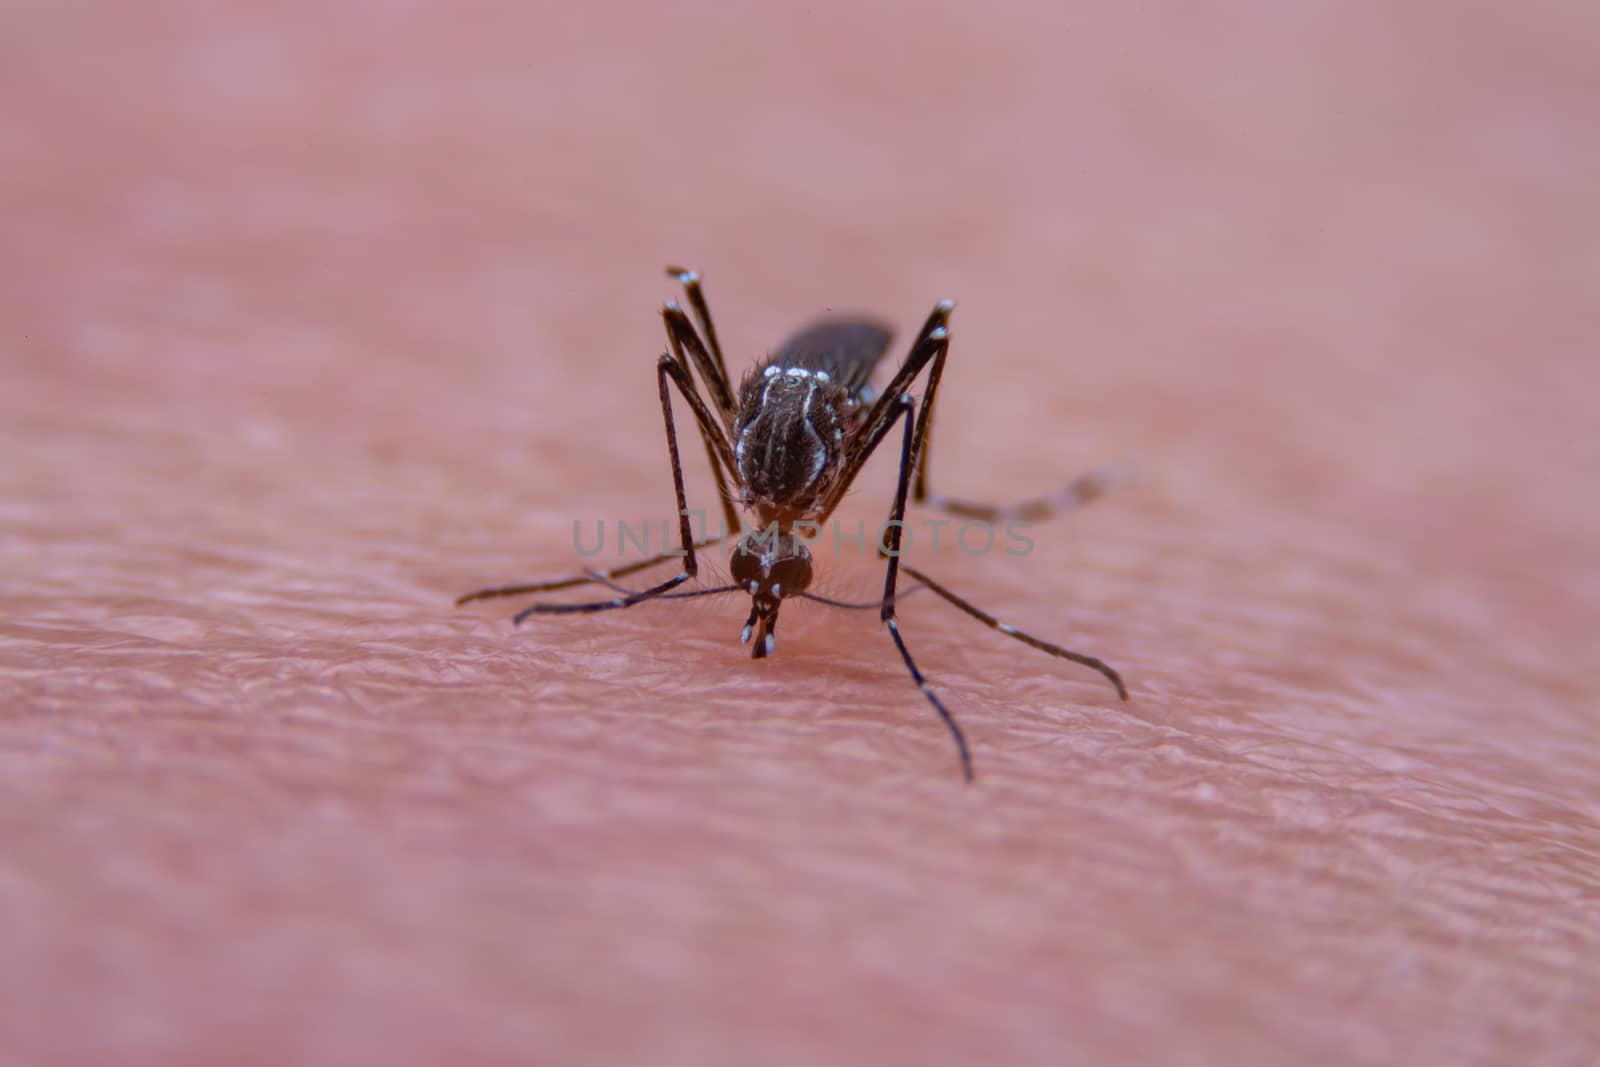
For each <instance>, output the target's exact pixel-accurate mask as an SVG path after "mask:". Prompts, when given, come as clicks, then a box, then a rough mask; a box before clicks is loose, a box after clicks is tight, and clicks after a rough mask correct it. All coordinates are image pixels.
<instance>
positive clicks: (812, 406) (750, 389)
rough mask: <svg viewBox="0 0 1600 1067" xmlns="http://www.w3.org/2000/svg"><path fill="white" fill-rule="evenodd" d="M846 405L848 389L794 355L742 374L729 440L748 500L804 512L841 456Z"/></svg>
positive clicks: (832, 475) (848, 415)
mask: <svg viewBox="0 0 1600 1067" xmlns="http://www.w3.org/2000/svg"><path fill="white" fill-rule="evenodd" d="M853 410H854V408H853V405H852V401H851V399H850V393H849V391H848V390H847V389H845V388H844V387H843V386H842V385H840V384H839V383H837V382H835V381H833V380H832V378H831V376H830V375H829V374H828V372H827V371H825V370H822V369H820V368H812V367H806V366H803V365H800V362H799V361H798V360H795V361H793V362H777V363H769V364H767V365H766V366H764V367H760V368H758V369H757V370H755V371H753V372H752V373H751V374H750V375H749V376H747V377H746V378H745V381H744V384H743V385H742V386H741V387H740V389H739V409H738V412H737V415H736V417H735V419H734V431H733V438H734V440H733V448H734V458H735V459H736V461H737V464H738V470H737V472H736V473H737V475H738V479H739V482H740V484H741V485H743V486H744V489H745V493H746V497H747V499H748V500H749V502H750V503H752V504H754V505H755V506H757V507H759V508H762V509H763V510H769V509H770V510H775V511H787V512H794V513H801V514H803V513H804V512H805V511H806V510H807V509H808V507H809V506H810V505H811V504H812V503H813V502H815V501H816V500H818V499H820V498H821V497H822V495H823V494H824V493H825V492H826V491H827V489H828V488H829V487H830V486H831V485H832V484H833V482H834V480H835V478H836V477H837V476H838V474H839V469H840V467H841V466H842V464H843V462H844V441H845V437H846V431H847V428H848V426H849V422H850V418H851V414H852V411H853Z"/></svg>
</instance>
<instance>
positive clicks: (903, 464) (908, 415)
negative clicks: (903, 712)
mask: <svg viewBox="0 0 1600 1067" xmlns="http://www.w3.org/2000/svg"><path fill="white" fill-rule="evenodd" d="M915 409H916V401H914V400H912V399H911V397H909V396H906V395H904V394H902V395H901V396H900V397H899V398H898V400H896V402H895V414H896V415H897V416H899V417H902V418H904V419H905V437H904V439H903V441H902V442H901V445H900V478H899V483H898V485H897V486H896V487H895V494H894V510H893V511H892V512H891V513H890V522H889V544H888V545H887V546H885V545H883V544H881V543H880V544H879V546H878V547H879V549H880V550H882V551H884V554H885V555H887V556H888V557H889V566H888V569H887V572H886V573H885V575H884V579H883V609H882V612H881V614H880V616H879V617H880V618H881V619H882V620H883V623H884V625H885V626H887V627H888V628H889V636H890V637H892V638H894V644H895V647H896V648H898V649H899V650H900V658H901V659H902V660H904V661H905V664H906V670H908V671H910V672H911V680H912V681H914V682H916V683H917V688H919V689H921V690H922V695H923V696H925V697H927V698H928V703H930V704H932V705H933V710H934V711H937V712H938V713H939V718H941V719H943V720H944V724H945V726H946V727H947V728H948V729H949V731H950V736H951V737H952V738H953V739H954V740H955V743H956V752H957V753H959V754H960V756H961V773H962V775H963V776H964V777H965V778H966V780H967V781H969V782H970V781H972V755H971V754H970V753H969V752H968V751H967V737H966V735H965V734H964V733H962V732H961V725H960V724H959V723H957V722H956V717H955V716H954V715H952V714H950V709H949V708H947V707H945V706H944V702H943V701H942V700H940V699H939V697H938V695H937V694H935V693H934V691H933V687H932V686H931V685H929V684H928V680H927V678H925V677H923V674H922V672H921V671H920V670H918V669H917V661H916V660H914V659H912V658H911V650H910V649H908V648H907V647H906V642H905V638H903V637H901V636H900V621H899V620H898V619H897V618H896V617H895V611H894V608H895V582H896V580H897V579H898V578H899V575H900V533H901V531H902V530H903V529H904V527H905V517H906V491H907V489H908V488H909V487H910V484H911V469H912V466H913V464H914V456H913V455H912V439H913V437H914V436H915V434H914V423H915V419H914V417H913V416H914V414H915ZM906 570H907V573H908V574H909V573H913V572H912V571H911V569H910V568H909V567H908V568H907V569H906ZM918 578H919V580H920V575H919V576H918Z"/></svg>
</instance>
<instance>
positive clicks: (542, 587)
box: [456, 534, 723, 607]
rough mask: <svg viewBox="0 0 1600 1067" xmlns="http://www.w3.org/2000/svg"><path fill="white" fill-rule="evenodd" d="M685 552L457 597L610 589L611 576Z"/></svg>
mask: <svg viewBox="0 0 1600 1067" xmlns="http://www.w3.org/2000/svg"><path fill="white" fill-rule="evenodd" d="M721 540H723V537H722V536H721V535H720V534H719V535H718V536H716V537H702V538H701V539H700V540H698V541H696V542H695V543H694V547H695V549H696V551H698V550H700V549H702V548H709V547H710V546H712V545H714V544H716V543H717V542H718V541H721ZM682 555H683V549H681V548H670V549H668V550H667V551H665V552H657V553H656V554H655V555H653V556H651V557H650V558H649V559H640V560H634V561H633V562H632V563H626V564H624V565H622V566H620V567H612V568H610V569H609V570H603V571H584V572H583V573H582V574H574V575H571V576H570V577H566V578H550V579H547V580H545V581H540V582H525V583H523V584H522V585H493V586H490V587H489V588H487V589H479V590H477V591H475V592H471V593H468V594H466V595H465V596H459V597H456V607H460V606H461V605H463V604H470V603H472V602H473V601H474V600H492V599H495V598H497V597H507V596H526V595H527V594H529V593H554V592H557V591H558V590H562V589H571V588H573V587H574V586H579V585H588V584H590V583H597V584H599V585H603V586H605V587H606V588H608V589H610V588H615V587H614V586H612V584H611V579H613V578H626V577H628V576H629V575H630V574H637V573H639V572H640V571H642V570H648V569H649V568H651V567H654V566H655V565H656V564H658V563H661V562H663V561H665V560H669V559H678V558H679V557H681V556H682ZM630 591H631V590H630Z"/></svg>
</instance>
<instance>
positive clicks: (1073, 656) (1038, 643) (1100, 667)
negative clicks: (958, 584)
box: [905, 563, 1128, 700]
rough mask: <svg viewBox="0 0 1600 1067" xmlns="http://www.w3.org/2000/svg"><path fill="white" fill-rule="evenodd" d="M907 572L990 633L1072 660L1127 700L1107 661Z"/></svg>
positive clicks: (914, 571)
mask: <svg viewBox="0 0 1600 1067" xmlns="http://www.w3.org/2000/svg"><path fill="white" fill-rule="evenodd" d="M905 572H906V573H907V574H909V575H911V577H913V578H915V579H916V580H917V581H919V582H921V583H922V584H923V585H925V586H927V587H928V589H930V590H931V591H932V592H933V593H934V594H935V595H937V596H939V597H941V598H943V599H944V600H945V601H947V602H948V603H950V604H952V605H954V606H955V607H958V608H960V609H961V610H962V611H964V612H966V613H967V614H968V615H971V616H972V617H973V618H974V619H977V620H978V621H979V622H981V623H984V624H985V625H987V626H988V627H989V628H990V629H993V630H998V631H1000V632H1001V633H1003V634H1005V635H1006V636H1007V637H1011V638H1015V639H1016V640H1018V641H1021V642H1022V643H1023V644H1025V645H1027V646H1028V647H1030V648H1037V649H1038V650H1039V651H1040V652H1047V653H1049V654H1050V655H1052V656H1056V657H1058V658H1060V659H1067V660H1071V661H1072V662H1073V663H1079V664H1082V665H1083V666H1085V667H1088V668H1089V669H1090V670H1094V671H1099V672H1100V674H1102V675H1104V676H1105V679H1106V680H1107V681H1108V682H1110V683H1111V684H1112V686H1113V687H1115V689H1116V691H1117V696H1119V697H1121V698H1122V699H1123V700H1127V699H1128V688H1127V686H1125V685H1123V684H1122V676H1121V675H1120V674H1118V673H1117V672H1116V670H1115V668H1113V667H1112V666H1111V665H1110V664H1108V663H1106V662H1105V661H1104V660H1102V659H1097V658H1096V657H1094V656H1089V655H1085V654H1084V653H1082V652H1074V651H1072V649H1070V648H1065V647H1063V646H1061V645H1055V644H1051V643H1050V642H1049V641H1043V640H1040V639H1039V638H1037V637H1034V636H1033V635H1032V634H1029V633H1024V632H1023V631H1021V630H1019V629H1017V628H1016V627H1015V626H1010V625H1008V624H1006V623H1003V622H1001V621H1000V620H999V619H997V618H995V617H994V616H993V615H990V614H989V613H988V612H987V611H984V610H983V609H982V608H980V607H978V606H977V605H975V604H973V603H972V602H971V601H969V600H966V599H963V598H962V597H960V596H957V595H956V594H955V593H952V592H951V591H950V590H949V589H946V588H945V587H944V586H943V585H940V584H939V583H938V582H936V581H934V580H933V579H932V578H930V577H929V576H928V575H927V573H926V572H924V571H921V570H919V569H917V568H916V567H913V566H911V565H910V564H909V563H908V564H905Z"/></svg>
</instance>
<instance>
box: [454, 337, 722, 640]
mask: <svg viewBox="0 0 1600 1067" xmlns="http://www.w3.org/2000/svg"><path fill="white" fill-rule="evenodd" d="M669 383H671V384H673V385H676V386H677V387H678V391H679V392H680V393H681V394H682V395H683V398H684V400H686V401H687V402H688V404H689V406H690V408H692V409H693V410H694V413H695V418H696V419H697V420H698V421H699V422H700V424H701V427H702V431H703V432H705V433H706V436H707V439H708V447H711V448H713V449H714V454H715V453H717V452H725V453H726V460H727V462H728V467H729V469H730V470H732V469H733V465H732V448H731V447H729V446H728V444H727V441H726V439H725V438H723V437H722V436H721V431H720V429H716V423H715V421H714V420H713V417H712V415H711V412H710V411H709V410H707V409H706V405H705V401H704V400H702V399H701V398H700V394H699V392H698V391H697V390H696V389H695V385H694V379H693V378H691V377H690V376H689V372H688V371H687V370H686V369H684V367H683V366H682V365H681V364H679V363H678V361H677V360H675V359H673V357H672V356H671V355H670V354H668V353H665V352H663V353H662V354H661V358H660V359H658V360H656V391H657V393H658V394H659V395H660V398H661V421H662V423H663V425H664V426H665V428H666V432H667V454H668V457H669V458H670V459H671V461H672V489H673V495H674V498H675V499H676V500H677V504H678V541H679V545H680V548H681V550H680V551H678V552H671V553H666V552H664V553H662V554H661V555H659V556H657V557H656V558H655V559H652V560H644V561H640V562H638V563H636V564H629V565H628V568H618V571H617V572H613V573H629V574H631V573H635V572H637V571H639V570H642V569H644V568H645V567H647V566H649V565H650V564H651V563H655V562H660V561H661V560H663V559H666V558H668V557H669V556H670V557H675V558H681V559H682V560H683V567H682V569H681V570H680V571H679V572H678V573H677V574H675V575H673V576H672V577H671V578H668V579H667V580H666V581H664V582H660V583H658V584H656V585H653V586H651V587H650V588H648V589H644V590H640V591H639V592H637V593H628V594H626V595H623V596H619V597H616V598H614V599H611V600H595V601H586V602H582V603H577V604H535V605H533V606H532V607H530V608H526V609H524V610H522V611H519V612H518V613H517V614H516V615H514V616H512V620H511V621H512V622H514V623H518V624H520V623H521V622H522V621H523V620H524V619H526V618H527V617H528V616H530V615H534V614H540V615H546V614H548V615H561V614H575V613H583V612H594V611H609V610H612V609H615V608H627V607H632V606H633V605H634V604H638V603H642V602H643V601H646V600H649V599H651V598H652V597H657V596H661V595H662V594H664V593H666V592H668V591H670V590H672V589H675V588H677V587H678V586H680V585H682V584H683V583H684V582H686V581H688V580H689V579H690V578H693V577H694V576H695V575H696V574H697V573H698V572H699V563H698V561H697V560H696V558H695V551H696V549H697V548H699V547H702V545H701V544H700V543H699V542H696V541H695V539H694V536H693V535H692V534H691V533H690V531H689V514H690V512H689V502H688V499H687V497H686V496H685V493H684V487H683V461H682V459H681V457H680V455H679V452H678V431H677V425H676V423H675V422H674V421H673V417H672V394H671V391H670V390H669V389H668V384H669ZM713 433H714V437H713ZM588 581H592V579H591V578H589V577H588V576H585V577H584V578H582V579H581V580H572V579H559V580H558V581H557V582H556V583H551V584H555V585H557V586H558V587H560V588H566V587H567V585H579V584H583V583H584V582H588ZM563 582H565V583H567V585H562V584H561V583H563ZM534 584H535V585H545V583H534ZM519 588H520V590H521V591H535V592H543V591H546V590H545V589H535V590H529V589H527V587H526V586H523V587H517V586H500V587H497V588H492V589H487V590H480V591H479V592H478V593H469V594H468V595H467V596H466V597H464V598H463V599H462V601H461V602H463V603H464V602H466V601H468V600H476V599H486V598H487V597H490V596H512V595H515V594H514V593H512V592H506V591H505V590H518V589H519ZM546 588H548V586H547V587H546Z"/></svg>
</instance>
